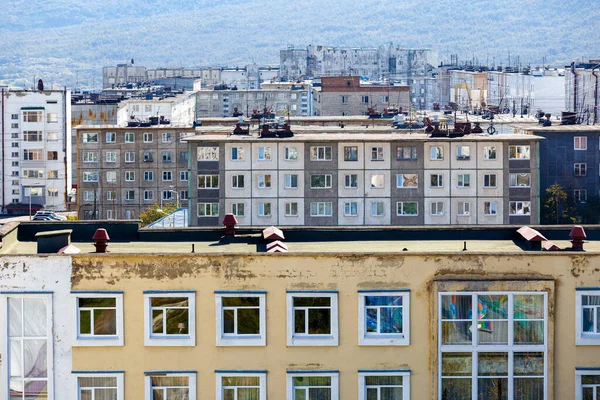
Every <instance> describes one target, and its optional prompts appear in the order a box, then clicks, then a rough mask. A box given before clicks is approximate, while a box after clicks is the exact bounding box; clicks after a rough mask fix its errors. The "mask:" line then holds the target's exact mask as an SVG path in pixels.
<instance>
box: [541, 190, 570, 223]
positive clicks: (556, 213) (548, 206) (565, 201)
mask: <svg viewBox="0 0 600 400" xmlns="http://www.w3.org/2000/svg"><path fill="white" fill-rule="evenodd" d="M577 220H578V212H577V207H575V204H574V201H573V199H572V198H570V197H569V195H568V194H567V192H566V191H565V189H564V188H563V187H562V185H561V184H559V183H555V184H553V185H552V186H550V187H549V188H547V189H546V195H545V196H544V202H543V207H542V223H543V224H547V225H551V224H572V223H575V222H577Z"/></svg>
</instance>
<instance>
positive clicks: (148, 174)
mask: <svg viewBox="0 0 600 400" xmlns="http://www.w3.org/2000/svg"><path fill="white" fill-rule="evenodd" d="M152 181H154V171H144V182H152Z"/></svg>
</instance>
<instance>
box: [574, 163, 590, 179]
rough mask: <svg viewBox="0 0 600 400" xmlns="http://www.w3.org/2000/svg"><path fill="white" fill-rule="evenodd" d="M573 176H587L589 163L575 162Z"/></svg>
mask: <svg viewBox="0 0 600 400" xmlns="http://www.w3.org/2000/svg"><path fill="white" fill-rule="evenodd" d="M573 176H587V163H573Z"/></svg>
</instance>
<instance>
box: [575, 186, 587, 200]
mask: <svg viewBox="0 0 600 400" xmlns="http://www.w3.org/2000/svg"><path fill="white" fill-rule="evenodd" d="M573 198H574V199H575V201H576V202H578V203H585V202H586V201H587V189H574V190H573Z"/></svg>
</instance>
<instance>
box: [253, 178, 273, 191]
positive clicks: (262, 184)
mask: <svg viewBox="0 0 600 400" xmlns="http://www.w3.org/2000/svg"><path fill="white" fill-rule="evenodd" d="M267 176H268V177H269V182H268V183H269V185H268V186H267ZM257 179H258V182H257V185H258V188H259V189H270V188H271V187H272V186H273V179H272V178H271V174H262V175H258V178H257Z"/></svg>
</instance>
